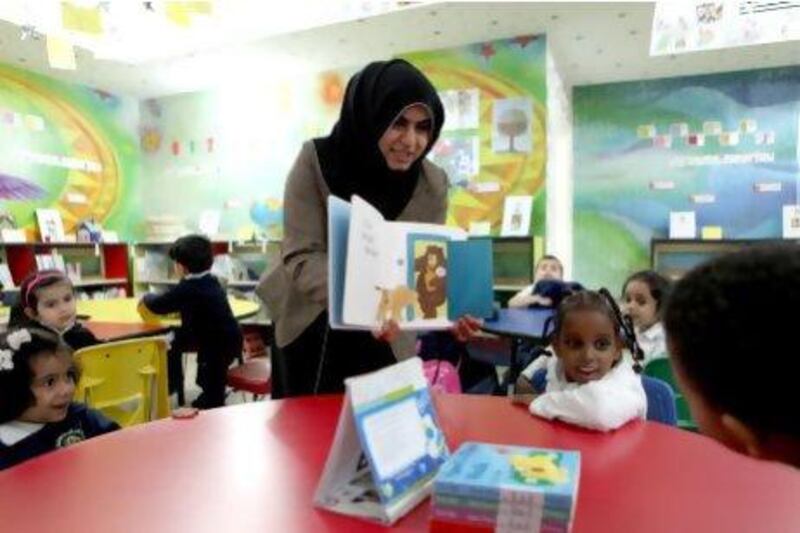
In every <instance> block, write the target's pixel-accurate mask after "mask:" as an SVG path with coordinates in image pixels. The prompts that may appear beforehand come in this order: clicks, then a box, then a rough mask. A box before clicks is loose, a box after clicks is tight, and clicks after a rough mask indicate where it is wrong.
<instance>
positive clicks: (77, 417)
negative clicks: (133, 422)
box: [0, 403, 119, 470]
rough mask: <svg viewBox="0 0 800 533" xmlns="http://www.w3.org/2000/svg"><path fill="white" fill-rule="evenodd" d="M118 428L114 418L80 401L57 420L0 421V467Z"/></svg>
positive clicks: (71, 405) (73, 404)
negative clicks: (45, 421) (44, 422)
mask: <svg viewBox="0 0 800 533" xmlns="http://www.w3.org/2000/svg"><path fill="white" fill-rule="evenodd" d="M117 429H119V425H117V423H116V422H113V421H111V420H109V419H108V418H106V417H105V416H104V415H103V414H102V413H100V412H99V411H96V410H94V409H89V408H88V407H86V406H85V405H83V404H80V403H72V404H70V406H69V407H68V408H67V416H66V417H65V418H64V420H61V421H60V422H49V423H46V424H36V423H32V422H22V421H19V420H12V421H10V422H6V423H5V424H0V470H3V469H5V468H10V467H12V466H14V465H17V464H19V463H22V462H24V461H27V460H28V459H32V458H34V457H38V456H39V455H43V454H45V453H48V452H51V451H53V450H57V449H59V448H64V447H66V446H71V445H73V444H76V443H78V442H82V441H84V440H86V439H90V438H92V437H96V436H98V435H103V434H104V433H109V432H111V431H115V430H117Z"/></svg>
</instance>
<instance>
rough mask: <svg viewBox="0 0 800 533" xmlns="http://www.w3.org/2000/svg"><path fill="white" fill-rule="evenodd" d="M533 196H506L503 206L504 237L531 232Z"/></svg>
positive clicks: (519, 235) (502, 233) (522, 235)
mask: <svg viewBox="0 0 800 533" xmlns="http://www.w3.org/2000/svg"><path fill="white" fill-rule="evenodd" d="M532 209H533V196H506V201H505V206H504V207H503V227H502V228H501V229H500V235H502V236H503V237H524V236H526V235H528V234H530V229H531V210H532Z"/></svg>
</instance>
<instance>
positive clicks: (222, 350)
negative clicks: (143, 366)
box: [139, 235, 242, 409]
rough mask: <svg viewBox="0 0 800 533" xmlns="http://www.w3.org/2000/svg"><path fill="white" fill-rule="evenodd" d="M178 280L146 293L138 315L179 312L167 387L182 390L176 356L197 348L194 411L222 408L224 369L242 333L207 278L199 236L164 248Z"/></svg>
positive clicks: (206, 246)
mask: <svg viewBox="0 0 800 533" xmlns="http://www.w3.org/2000/svg"><path fill="white" fill-rule="evenodd" d="M169 256H170V258H171V259H172V260H173V261H174V262H175V272H176V274H177V275H178V277H179V278H181V281H180V282H179V283H178V284H177V285H176V286H175V287H173V288H171V289H169V290H167V291H166V292H164V293H163V294H147V295H145V296H144V298H142V301H141V302H140V304H139V305H140V312H141V313H142V314H143V315H146V314H147V312H148V311H149V312H152V313H156V314H159V315H166V314H170V313H180V316H181V327H180V328H179V329H178V330H177V331H176V334H175V339H174V341H173V343H172V348H171V349H170V356H169V360H170V369H169V374H170V389H171V390H173V389H176V388H177V387H181V386H182V380H183V371H182V368H181V354H182V353H183V352H184V351H188V350H189V348H190V347H194V348H196V350H197V385H198V386H199V387H200V388H201V389H202V391H203V392H202V394H200V396H199V397H198V398H197V400H195V401H194V402H192V406H194V407H197V408H199V409H210V408H213V407H220V406H222V405H224V404H225V381H226V375H227V369H228V366H229V365H230V364H231V362H232V361H233V359H234V358H235V357H237V356H238V355H239V354H241V353H242V334H241V332H240V331H239V324H238V323H237V322H236V319H235V318H234V316H233V311H231V307H230V304H229V303H228V297H227V295H226V294H225V291H224V290H223V288H222V286H221V285H220V283H219V281H217V278H215V277H214V276H213V275H211V266H212V264H213V262H214V257H213V251H212V249H211V242H210V241H209V240H208V239H207V238H205V237H203V236H201V235H187V236H185V237H181V238H180V239H178V240H177V241H175V244H173V245H172V247H171V248H170V250H169Z"/></svg>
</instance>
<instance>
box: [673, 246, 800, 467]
mask: <svg viewBox="0 0 800 533" xmlns="http://www.w3.org/2000/svg"><path fill="white" fill-rule="evenodd" d="M798 308H800V247H798V246H797V245H796V244H790V245H781V246H765V247H757V248H749V249H747V250H745V251H742V252H738V253H734V254H730V255H726V256H722V257H719V258H717V259H714V260H712V261H710V262H708V263H705V264H703V265H700V266H699V267H697V268H695V269H693V270H692V271H691V272H689V273H688V274H687V275H686V276H685V277H684V278H683V279H681V280H680V281H679V282H678V283H677V284H676V285H675V288H674V289H673V291H672V294H671V296H670V298H669V300H668V301H667V305H666V308H665V310H664V327H665V329H666V332H667V346H668V348H669V352H670V354H671V357H672V361H673V366H674V368H675V374H676V378H677V380H678V382H679V384H680V385H681V389H682V390H683V392H684V394H685V396H686V399H687V401H688V403H689V407H690V409H691V411H692V415H693V416H694V418H695V420H696V421H697V424H698V426H699V427H700V429H701V431H702V432H703V433H706V434H708V435H711V436H713V437H714V438H716V439H718V440H720V441H721V442H723V443H725V444H726V445H727V446H729V447H731V448H733V449H736V450H739V451H742V452H745V453H748V454H750V455H753V456H757V457H764V458H769V459H777V460H781V461H784V462H788V463H792V464H794V465H795V466H798V467H800V416H798V413H797V402H796V400H793V394H792V393H793V391H794V390H795V389H796V388H797V384H798V376H800V358H798V357H797V334H796V330H797V314H796V310H797V309H798Z"/></svg>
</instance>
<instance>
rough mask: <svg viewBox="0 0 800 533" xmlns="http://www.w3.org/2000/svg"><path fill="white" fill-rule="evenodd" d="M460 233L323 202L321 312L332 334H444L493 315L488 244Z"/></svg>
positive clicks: (359, 206)
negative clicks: (324, 308)
mask: <svg viewBox="0 0 800 533" xmlns="http://www.w3.org/2000/svg"><path fill="white" fill-rule="evenodd" d="M467 237H468V236H467V233H466V232H465V231H463V230H462V229H460V228H454V227H449V226H444V225H440V224H424V223H417V222H398V221H386V220H384V218H383V216H382V215H381V214H380V212H379V211H378V210H377V209H375V208H374V207H372V206H371V205H370V204H369V203H367V202H366V201H364V200H363V199H361V198H359V197H358V196H353V198H352V202H351V203H348V202H345V201H344V200H342V199H340V198H336V197H335V196H330V197H329V198H328V270H329V271H328V314H329V317H330V324H331V327H332V328H334V329H375V328H377V327H379V326H380V325H381V324H382V323H383V322H385V321H386V320H393V321H395V322H396V323H397V324H398V326H399V327H400V329H402V330H433V329H446V328H448V327H450V326H451V325H452V324H453V321H455V320H457V319H458V318H459V317H461V316H464V315H471V316H473V317H476V318H488V317H490V316H491V315H492V312H493V307H492V303H493V271H492V244H491V241H490V240H488V239H477V240H469V239H468V238H467Z"/></svg>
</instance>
